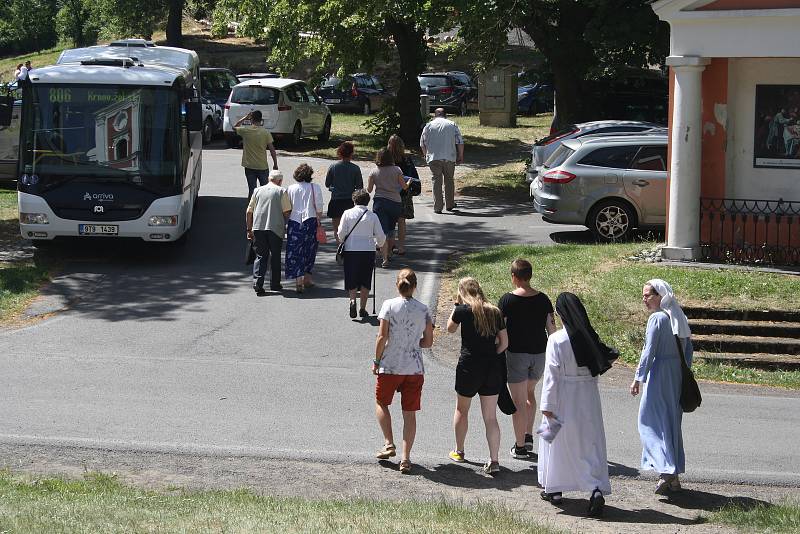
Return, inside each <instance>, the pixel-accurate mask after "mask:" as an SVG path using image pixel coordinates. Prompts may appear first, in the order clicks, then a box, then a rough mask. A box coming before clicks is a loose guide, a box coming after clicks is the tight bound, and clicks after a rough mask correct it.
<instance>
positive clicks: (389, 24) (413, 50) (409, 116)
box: [386, 19, 427, 147]
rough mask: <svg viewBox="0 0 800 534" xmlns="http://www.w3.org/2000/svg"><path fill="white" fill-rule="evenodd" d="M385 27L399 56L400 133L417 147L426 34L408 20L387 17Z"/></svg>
mask: <svg viewBox="0 0 800 534" xmlns="http://www.w3.org/2000/svg"><path fill="white" fill-rule="evenodd" d="M386 28H387V30H388V32H389V33H390V34H391V35H392V37H393V38H394V42H395V45H396V46H397V53H398V55H399V56H400V87H398V90H397V112H398V113H399V114H400V137H402V138H403V142H404V143H405V145H406V146H407V147H419V135H420V132H421V131H422V123H423V121H422V117H421V116H420V110H419V93H420V87H419V80H418V79H417V76H418V75H419V74H420V73H421V72H422V69H424V68H425V63H426V55H427V45H426V44H425V40H424V37H425V36H424V34H423V32H422V31H420V30H418V29H416V28H415V27H414V23H413V22H411V21H405V20H396V19H387V20H386Z"/></svg>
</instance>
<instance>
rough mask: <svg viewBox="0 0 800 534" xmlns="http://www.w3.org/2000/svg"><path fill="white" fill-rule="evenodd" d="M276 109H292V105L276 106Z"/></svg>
mask: <svg viewBox="0 0 800 534" xmlns="http://www.w3.org/2000/svg"><path fill="white" fill-rule="evenodd" d="M278 111H292V106H286V105H284V106H278Z"/></svg>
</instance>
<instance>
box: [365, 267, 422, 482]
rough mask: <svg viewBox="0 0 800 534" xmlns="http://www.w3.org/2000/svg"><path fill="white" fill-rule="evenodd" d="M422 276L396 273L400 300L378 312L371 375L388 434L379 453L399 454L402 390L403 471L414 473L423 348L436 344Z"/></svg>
mask: <svg viewBox="0 0 800 534" xmlns="http://www.w3.org/2000/svg"><path fill="white" fill-rule="evenodd" d="M416 288H417V275H416V274H415V273H414V271H412V270H411V269H403V270H402V271H400V272H399V273H397V292H398V293H399V294H400V296H399V297H395V298H393V299H389V300H387V301H386V302H384V303H383V306H381V312H380V313H379V314H378V319H380V321H381V324H380V330H379V331H378V339H377V340H376V342H375V360H374V361H373V362H372V372H373V374H375V375H377V377H378V378H377V381H376V384H375V414H376V416H377V417H378V424H379V425H380V427H381V431H382V432H383V439H384V445H383V448H382V449H381V450H379V451H378V453H377V454H376V455H375V456H376V457H377V458H378V459H379V460H388V459H389V458H391V457H392V456H395V455H396V454H397V452H396V447H395V444H394V437H393V435H392V416H391V414H390V413H389V405H391V404H392V398H393V397H394V392H395V391H399V392H400V403H401V406H402V408H403V449H402V453H401V457H400V472H401V473H403V474H408V473H410V472H411V460H410V454H411V446H412V445H413V444H414V438H415V437H416V434H417V411H419V409H420V400H421V398H422V384H423V382H424V380H425V379H424V376H425V375H424V373H425V368H424V367H423V365H422V350H421V349H424V348H429V347H430V346H431V345H433V320H432V319H431V314H430V312H429V311H428V307H427V306H425V305H424V304H422V303H421V302H420V301H418V300H416V299H415V298H414V297H413V295H414V290H415V289H416Z"/></svg>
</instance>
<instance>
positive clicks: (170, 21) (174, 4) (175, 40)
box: [167, 0, 185, 46]
mask: <svg viewBox="0 0 800 534" xmlns="http://www.w3.org/2000/svg"><path fill="white" fill-rule="evenodd" d="M184 2H185V0H169V14H168V15H167V44H168V45H169V46H181V44H182V42H183V30H182V28H181V23H182V22H183V20H182V19H183V4H184Z"/></svg>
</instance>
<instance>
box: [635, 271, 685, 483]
mask: <svg viewBox="0 0 800 534" xmlns="http://www.w3.org/2000/svg"><path fill="white" fill-rule="evenodd" d="M642 302H643V303H644V305H645V307H646V308H647V309H648V311H650V312H651V315H650V318H649V319H648V320H647V333H646V337H645V342H644V348H643V349H642V356H641V359H640V360H639V367H638V368H637V369H636V377H635V378H634V380H633V383H632V384H631V395H633V396H636V395H638V394H639V392H640V391H641V393H642V400H641V401H640V402H639V437H640V438H641V440H642V469H644V470H648V471H655V472H656V473H658V474H659V479H658V483H657V484H656V490H655V492H656V494H658V495H667V494H669V492H671V491H678V490H680V489H681V483H680V480H678V475H680V474H681V473H683V472H684V471H685V469H686V457H685V455H684V452H683V434H682V432H681V420H682V419H683V410H682V409H681V383H682V380H683V379H682V374H681V360H680V358H681V354H680V353H681V349H682V352H683V354H684V357H685V358H686V364H687V365H689V366H691V365H692V354H693V351H692V340H691V330H690V329H689V321H687V319H686V315H685V314H684V313H683V310H682V309H681V307H680V305H679V304H678V301H677V300H676V299H675V294H674V293H673V292H672V287H671V286H670V285H669V284H668V283H666V282H665V281H664V280H661V279H659V278H655V279H653V280H650V281H648V282H647V283H646V284H645V285H644V287H643V288H642ZM678 343H680V345H681V346H680V348H679V347H678Z"/></svg>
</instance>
